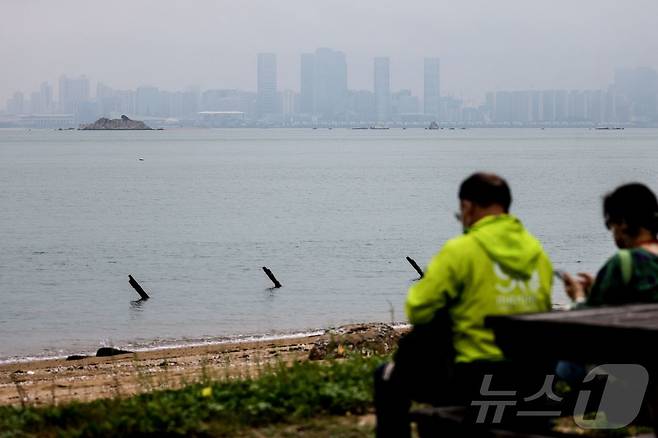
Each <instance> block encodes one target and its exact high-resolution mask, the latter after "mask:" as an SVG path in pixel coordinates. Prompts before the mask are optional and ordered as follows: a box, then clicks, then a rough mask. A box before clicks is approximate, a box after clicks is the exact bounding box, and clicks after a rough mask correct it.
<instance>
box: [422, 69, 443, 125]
mask: <svg viewBox="0 0 658 438" xmlns="http://www.w3.org/2000/svg"><path fill="white" fill-rule="evenodd" d="M424 64H425V65H424V78H425V80H424V93H423V105H424V108H425V115H426V116H432V117H434V118H436V119H439V118H440V113H441V73H440V67H441V62H440V60H439V58H425V63H424Z"/></svg>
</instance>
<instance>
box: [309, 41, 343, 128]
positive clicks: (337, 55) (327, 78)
mask: <svg viewBox="0 0 658 438" xmlns="http://www.w3.org/2000/svg"><path fill="white" fill-rule="evenodd" d="M313 79H314V85H313V90H314V92H313V103H314V113H316V114H318V115H320V116H322V117H323V118H325V119H329V120H335V119H338V118H341V117H343V116H344V114H345V111H346V104H347V62H346V61H345V54H344V53H343V52H338V51H335V50H331V49H325V48H322V49H317V50H316V51H315V66H314V71H313Z"/></svg>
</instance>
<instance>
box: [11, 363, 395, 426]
mask: <svg viewBox="0 0 658 438" xmlns="http://www.w3.org/2000/svg"><path fill="white" fill-rule="evenodd" d="M381 361H382V359H381V358H378V357H358V356H355V357H352V358H350V359H347V360H342V361H329V362H328V363H320V362H299V363H295V364H293V365H285V364H279V365H275V366H265V367H264V368H263V369H262V370H261V372H260V373H259V375H258V376H256V377H246V378H242V379H233V380H230V379H228V378H227V377H226V378H220V379H210V378H209V377H206V378H204V379H202V381H200V382H198V383H193V384H190V385H188V386H186V387H185V388H183V389H178V390H160V391H153V392H150V393H146V394H142V395H138V396H134V397H130V398H121V397H116V398H113V399H105V400H97V401H94V402H91V403H70V404H66V405H63V406H49V407H42V408H36V407H30V406H15V407H10V406H7V407H0V437H2V438H5V437H24V436H71V437H74V436H109V435H115V436H121V435H137V434H139V435H142V434H148V433H154V434H155V433H159V434H167V435H186V436H229V435H231V436H232V435H235V434H237V433H239V432H240V431H241V430H244V429H245V428H248V427H250V428H253V427H266V426H268V425H272V424H277V423H282V422H287V423H290V422H298V421H301V422H305V421H306V422H308V421H307V420H308V419H310V418H312V417H322V416H329V415H345V414H348V413H349V414H362V413H364V412H365V411H366V410H367V409H368V408H369V407H370V406H371V405H372V373H373V371H374V369H375V367H376V366H377V364H379V363H380V362H381ZM337 427H338V426H337Z"/></svg>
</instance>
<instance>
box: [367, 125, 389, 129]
mask: <svg viewBox="0 0 658 438" xmlns="http://www.w3.org/2000/svg"><path fill="white" fill-rule="evenodd" d="M370 129H389V127H388V126H371V127H370Z"/></svg>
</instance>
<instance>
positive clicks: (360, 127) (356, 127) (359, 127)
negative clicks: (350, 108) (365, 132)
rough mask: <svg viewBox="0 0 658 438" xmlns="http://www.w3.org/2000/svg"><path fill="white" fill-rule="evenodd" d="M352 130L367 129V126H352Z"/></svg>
mask: <svg viewBox="0 0 658 438" xmlns="http://www.w3.org/2000/svg"><path fill="white" fill-rule="evenodd" d="M352 129H368V127H367V126H353V127H352Z"/></svg>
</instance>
